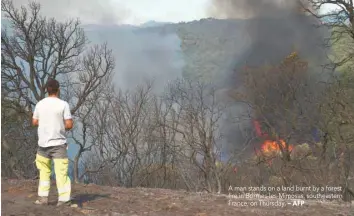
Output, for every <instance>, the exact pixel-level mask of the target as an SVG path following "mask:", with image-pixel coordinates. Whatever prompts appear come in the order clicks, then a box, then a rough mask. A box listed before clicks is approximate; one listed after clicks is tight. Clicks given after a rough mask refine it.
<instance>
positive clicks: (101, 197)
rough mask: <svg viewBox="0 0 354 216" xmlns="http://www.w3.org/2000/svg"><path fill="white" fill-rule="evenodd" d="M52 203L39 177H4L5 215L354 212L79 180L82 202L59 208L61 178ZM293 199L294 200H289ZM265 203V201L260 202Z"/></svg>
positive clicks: (329, 215) (76, 190) (337, 206)
mask: <svg viewBox="0 0 354 216" xmlns="http://www.w3.org/2000/svg"><path fill="white" fill-rule="evenodd" d="M51 188H52V191H51V193H52V192H53V193H52V195H50V204H49V205H48V206H36V205H34V204H33V202H34V201H35V199H36V189H37V182H36V181H19V180H2V182H1V195H2V200H1V202H2V203H1V206H2V208H1V210H2V211H1V215H4V216H10V215H16V216H20V215H27V216H47V215H51V216H57V215H71V216H78V215H95V216H100V215H102V216H138V215H139V216H140V215H149V216H172V215H176V216H213V215H215V216H223V215H225V216H230V215H237V216H260V215H262V216H267V215H288V216H292V215H294V216H295V215H296V216H301V215H303V216H308V215H313V216H333V215H338V216H339V215H343V216H344V215H353V213H354V211H353V210H354V209H353V207H350V206H349V205H348V204H344V203H335V202H332V203H320V202H311V201H305V204H304V205H302V206H292V205H288V204H286V206H284V207H279V206H273V207H272V206H266V204H267V203H269V202H271V201H274V202H276V201H278V203H280V202H283V201H282V200H278V199H277V200H269V199H265V200H263V204H264V205H263V206H258V207H250V206H232V205H229V198H228V197H227V196H226V195H212V194H200V193H190V192H185V191H172V190H166V189H147V188H112V187H102V186H97V185H91V184H90V185H74V186H73V197H74V199H75V200H76V201H77V202H78V204H79V207H78V208H58V207H56V206H55V202H56V199H57V196H56V194H55V193H56V191H55V184H54V183H53V184H52V187H51ZM251 201H252V202H256V203H259V204H260V203H261V202H260V201H259V200H256V199H238V198H233V199H232V202H234V204H236V203H243V204H244V203H250V202H251ZM289 202H292V201H289ZM260 205H262V204H260Z"/></svg>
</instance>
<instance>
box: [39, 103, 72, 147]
mask: <svg viewBox="0 0 354 216" xmlns="http://www.w3.org/2000/svg"><path fill="white" fill-rule="evenodd" d="M33 118H34V119H38V145H39V146H40V147H49V146H58V145H63V144H65V143H66V136H65V125H64V120H67V119H71V118H72V117H71V113H70V107H69V104H68V103H67V102H66V101H64V100H61V99H59V98H57V97H46V98H44V99H42V100H40V101H39V102H38V103H37V105H36V107H35V109H34V113H33Z"/></svg>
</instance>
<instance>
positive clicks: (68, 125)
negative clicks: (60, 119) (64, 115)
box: [64, 119, 74, 131]
mask: <svg viewBox="0 0 354 216" xmlns="http://www.w3.org/2000/svg"><path fill="white" fill-rule="evenodd" d="M73 124H74V123H73V120H72V119H66V120H64V125H65V130H67V131H68V130H71V129H72V128H73Z"/></svg>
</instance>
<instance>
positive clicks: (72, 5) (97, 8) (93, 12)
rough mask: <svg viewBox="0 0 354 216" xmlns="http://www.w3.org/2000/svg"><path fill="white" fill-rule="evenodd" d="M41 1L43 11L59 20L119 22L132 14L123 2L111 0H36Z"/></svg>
mask: <svg viewBox="0 0 354 216" xmlns="http://www.w3.org/2000/svg"><path fill="white" fill-rule="evenodd" d="M29 2H32V1H28V0H14V1H13V3H14V6H15V7H17V8H19V7H20V6H21V5H23V6H27V5H28V3H29ZM34 2H37V3H40V5H41V13H42V15H43V16H46V17H53V18H55V19H57V20H59V21H65V20H67V19H69V18H70V19H71V18H79V19H80V21H81V22H82V23H91V24H92V23H95V24H119V23H121V22H122V21H123V20H124V19H126V18H127V17H129V16H130V13H131V12H130V11H129V10H128V9H127V8H126V7H124V6H123V5H122V4H119V3H117V2H113V1H111V0H104V1H103V0H60V1H56V0H35V1H34Z"/></svg>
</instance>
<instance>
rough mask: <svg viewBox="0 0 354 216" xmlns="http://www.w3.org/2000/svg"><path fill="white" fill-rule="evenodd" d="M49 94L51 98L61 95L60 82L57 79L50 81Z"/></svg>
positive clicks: (48, 85)
mask: <svg viewBox="0 0 354 216" xmlns="http://www.w3.org/2000/svg"><path fill="white" fill-rule="evenodd" d="M46 87H47V92H48V95H49V96H58V95H59V82H58V81H57V80H55V79H48V82H47V85H46Z"/></svg>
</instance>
